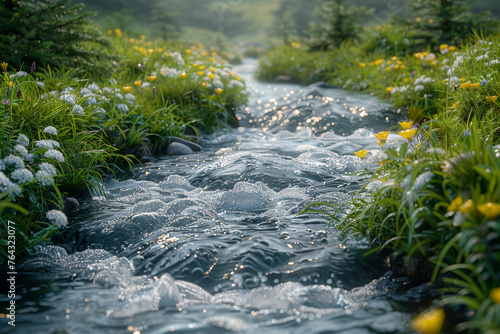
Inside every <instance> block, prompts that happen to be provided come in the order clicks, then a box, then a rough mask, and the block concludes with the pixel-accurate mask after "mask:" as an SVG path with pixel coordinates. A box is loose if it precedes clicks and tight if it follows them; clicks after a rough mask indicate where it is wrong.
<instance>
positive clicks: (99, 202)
mask: <svg viewBox="0 0 500 334" xmlns="http://www.w3.org/2000/svg"><path fill="white" fill-rule="evenodd" d="M255 65H256V64H255V62H252V61H246V62H245V63H244V64H243V65H240V66H238V67H237V68H236V70H237V71H238V72H239V73H240V74H241V75H243V76H244V77H246V79H247V86H248V89H249V91H250V92H251V96H250V103H249V105H248V107H246V108H245V109H241V110H239V112H238V117H239V118H240V127H239V128H237V129H234V130H232V131H227V132H224V133H218V134H215V135H211V136H205V137H203V138H202V145H203V146H204V150H203V151H202V152H199V153H195V154H192V155H186V156H165V157H161V158H159V159H158V160H157V161H155V162H153V163H149V164H147V165H144V166H141V167H137V168H135V169H134V170H133V171H132V173H133V175H132V176H131V178H130V179H127V180H125V181H116V180H111V181H109V182H106V184H105V189H106V194H107V196H106V198H104V197H102V198H101V197H94V198H92V199H89V200H87V201H84V202H83V203H82V205H81V206H80V207H79V208H78V209H77V210H75V212H73V213H72V216H71V217H70V224H69V225H68V227H67V228H66V229H65V230H64V231H63V232H62V236H61V237H60V238H58V241H56V242H55V245H52V246H46V247H43V248H40V249H39V250H38V253H36V254H34V255H33V256H31V257H30V258H29V259H27V261H26V262H25V263H24V264H23V274H21V275H20V276H19V277H18V287H17V289H18V291H17V292H18V293H19V295H20V296H19V299H18V301H17V306H18V309H17V314H16V320H17V326H16V327H15V328H11V329H10V332H17V333H68V334H69V333H71V334H73V333H135V334H137V333H143V334H144V333H171V332H174V333H228V332H244V333H257V332H258V333H404V332H407V331H408V322H409V319H410V314H409V313H405V312H404V311H402V308H400V307H397V305H398V303H397V301H398V300H399V303H400V304H401V303H404V296H403V295H404V294H405V293H406V292H404V291H403V292H401V291H402V290H401V287H402V286H404V285H405V284H406V283H407V282H406V281H404V280H402V279H393V278H391V277H387V276H384V275H387V274H386V272H387V271H388V270H389V269H388V264H387V261H386V260H384V259H382V258H379V257H377V256H363V254H364V253H365V252H366V250H367V245H366V244H365V242H363V241H349V242H346V243H342V242H341V239H340V236H339V233H338V232H337V230H336V229H335V227H333V226H332V227H328V219H326V218H324V217H319V216H299V217H298V216H297V214H298V213H299V212H301V211H302V210H303V209H304V208H305V207H306V206H307V205H308V204H310V203H312V202H315V201H327V202H331V203H337V204H339V205H341V206H343V207H345V208H347V205H348V201H349V200H350V199H351V196H352V195H351V194H352V190H356V189H359V188H360V187H361V186H362V185H363V184H365V183H366V181H367V180H368V178H369V174H370V172H372V171H374V170H375V169H376V168H377V162H378V160H379V159H380V158H381V155H380V148H379V147H378V145H377V143H376V139H375V137H374V135H373V134H374V132H375V133H376V132H378V131H381V130H386V129H388V128H389V127H391V126H393V125H394V124H396V123H397V121H400V120H401V119H402V117H401V116H400V115H399V114H398V112H397V111H396V110H394V108H393V107H391V106H390V105H387V104H385V103H383V102H381V101H380V100H378V99H376V98H374V97H370V96H367V95H362V94H356V93H352V92H346V91H343V90H341V89H335V88H327V89H323V88H319V87H317V86H310V87H300V86H297V85H292V84H274V85H269V84H263V83H259V82H256V81H254V80H253V79H252V78H251V74H252V71H253V69H254V68H255ZM360 149H367V150H370V154H369V155H368V156H367V158H366V159H365V160H363V161H362V160H360V159H359V158H357V157H354V156H353V152H355V151H358V150H360ZM402 296H403V297H402ZM401 301H403V302H401ZM5 328H6V326H2V328H1V329H0V331H1V330H5Z"/></svg>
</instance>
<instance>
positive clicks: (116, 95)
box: [115, 93, 123, 100]
mask: <svg viewBox="0 0 500 334" xmlns="http://www.w3.org/2000/svg"><path fill="white" fill-rule="evenodd" d="M115 97H116V98H117V99H120V100H123V95H122V94H120V93H116V94H115Z"/></svg>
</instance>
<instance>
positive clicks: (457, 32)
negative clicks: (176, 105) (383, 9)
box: [407, 0, 497, 47]
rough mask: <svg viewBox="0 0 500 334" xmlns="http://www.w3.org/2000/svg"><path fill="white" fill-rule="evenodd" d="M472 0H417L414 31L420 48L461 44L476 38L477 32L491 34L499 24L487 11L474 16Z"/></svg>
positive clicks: (411, 23) (413, 8) (413, 7)
mask: <svg viewBox="0 0 500 334" xmlns="http://www.w3.org/2000/svg"><path fill="white" fill-rule="evenodd" d="M470 2H472V1H471V0H418V1H412V2H411V3H410V8H411V11H412V13H413V15H414V17H415V18H414V20H413V21H407V24H409V25H411V26H412V28H413V29H415V35H414V36H413V39H415V40H416V44H417V45H418V46H420V47H423V46H428V45H430V46H439V45H441V44H447V43H451V44H459V43H462V42H464V41H466V40H467V39H471V38H472V37H473V32H474V30H476V31H482V32H483V33H488V32H491V30H492V29H493V27H494V25H497V22H495V21H494V20H493V19H492V18H491V17H489V13H488V12H483V13H481V14H473V13H472V12H471V11H470V8H469V6H468V3H470Z"/></svg>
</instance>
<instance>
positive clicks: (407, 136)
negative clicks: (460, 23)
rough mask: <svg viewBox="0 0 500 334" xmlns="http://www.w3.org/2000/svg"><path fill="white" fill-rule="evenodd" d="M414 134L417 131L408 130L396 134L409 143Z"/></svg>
mask: <svg viewBox="0 0 500 334" xmlns="http://www.w3.org/2000/svg"><path fill="white" fill-rule="evenodd" d="M415 132H417V130H415V129H409V130H405V131H400V132H398V134H399V135H400V136H401V137H403V138H404V139H406V140H408V141H409V142H410V143H411V142H412V141H413V137H415Z"/></svg>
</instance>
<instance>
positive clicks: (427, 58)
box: [425, 53, 436, 61]
mask: <svg viewBox="0 0 500 334" xmlns="http://www.w3.org/2000/svg"><path fill="white" fill-rule="evenodd" d="M434 59H436V55H435V54H434V53H429V54H428V55H427V57H425V60H426V61H431V60H434Z"/></svg>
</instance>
